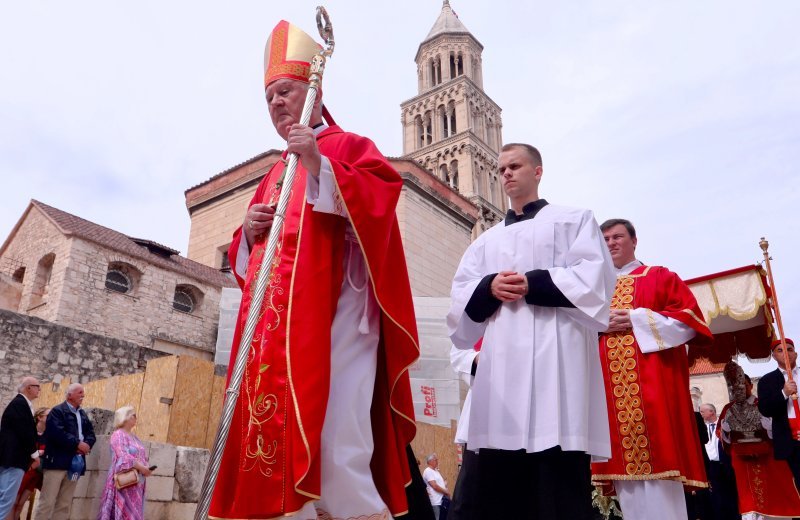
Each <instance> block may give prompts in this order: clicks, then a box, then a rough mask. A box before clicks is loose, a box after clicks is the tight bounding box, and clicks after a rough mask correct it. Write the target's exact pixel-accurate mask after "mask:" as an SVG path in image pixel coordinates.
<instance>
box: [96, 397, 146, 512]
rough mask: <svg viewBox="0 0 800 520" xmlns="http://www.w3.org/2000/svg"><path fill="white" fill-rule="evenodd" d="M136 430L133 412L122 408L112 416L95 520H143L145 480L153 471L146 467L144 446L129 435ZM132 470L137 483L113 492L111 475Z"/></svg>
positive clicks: (124, 407) (113, 486)
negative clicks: (107, 463) (105, 472)
mask: <svg viewBox="0 0 800 520" xmlns="http://www.w3.org/2000/svg"><path fill="white" fill-rule="evenodd" d="M135 426H136V410H134V408H133V406H123V407H122V408H120V409H119V410H117V411H116V412H115V413H114V427H115V428H116V429H115V430H114V433H112V434H111V439H110V440H109V445H110V447H111V467H110V468H109V470H108V478H107V479H106V487H105V489H104V490H103V498H102V499H101V500H100V514H99V515H98V517H97V519H98V520H120V519H125V520H143V518H144V488H145V479H144V478H143V477H149V476H150V475H151V474H152V473H153V471H152V470H151V469H149V468H148V467H147V451H146V450H145V447H144V444H142V441H140V440H139V438H138V437H137V436H136V435H135V434H134V433H133V428H134V427H135ZM131 469H135V470H136V471H137V472H138V473H139V475H140V477H139V483H138V484H136V485H133V486H130V487H126V488H124V489H117V487H116V485H115V482H114V475H116V474H117V473H120V472H125V471H129V470H131Z"/></svg>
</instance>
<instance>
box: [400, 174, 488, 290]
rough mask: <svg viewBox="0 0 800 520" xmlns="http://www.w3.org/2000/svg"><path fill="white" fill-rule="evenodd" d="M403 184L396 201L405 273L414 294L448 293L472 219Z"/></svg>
mask: <svg viewBox="0 0 800 520" xmlns="http://www.w3.org/2000/svg"><path fill="white" fill-rule="evenodd" d="M428 197H429V196H428V195H427V194H425V193H423V192H422V191H420V190H417V189H414V188H412V187H409V186H408V185H405V186H404V187H403V190H402V192H401V195H400V200H399V201H398V203H397V218H398V222H399V224H400V233H401V234H402V236H403V249H404V250H405V253H406V263H407V264H408V277H409V280H410V282H411V292H412V293H413V294H414V296H448V295H449V294H450V285H451V283H452V282H453V276H454V275H455V273H456V268H457V267H458V262H459V261H460V260H461V256H462V255H463V254H464V251H466V249H467V247H468V246H469V244H470V242H471V241H472V235H471V234H472V223H471V222H468V221H466V220H462V219H458V218H456V217H455V216H454V215H453V213H451V212H450V211H447V210H445V209H442V208H441V207H440V206H439V205H436V204H433V203H431V201H430V200H428Z"/></svg>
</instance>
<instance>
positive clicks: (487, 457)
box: [447, 144, 616, 519]
mask: <svg viewBox="0 0 800 520" xmlns="http://www.w3.org/2000/svg"><path fill="white" fill-rule="evenodd" d="M499 172H500V174H501V176H502V179H503V187H504V190H505V192H506V194H507V195H508V197H509V201H510V203H511V210H509V212H508V215H507V216H506V219H505V221H504V222H501V223H499V224H497V225H496V226H494V227H493V228H491V229H489V230H488V231H486V232H485V233H484V234H482V235H481V236H479V237H478V238H477V239H476V240H475V242H473V243H472V245H470V247H469V248H468V249H467V251H466V253H464V256H463V258H462V259H461V263H460V265H459V267H458V271H457V273H456V276H455V279H454V280H453V287H452V292H451V299H452V306H451V309H450V313H449V315H448V319H447V321H448V329H449V333H450V338H451V340H452V341H453V344H454V345H455V346H456V347H458V348H461V349H472V348H473V345H474V344H475V342H476V341H477V340H478V339H479V338H481V337H483V346H482V348H481V356H480V360H481V361H480V366H479V368H478V370H477V371H476V375H475V380H474V383H473V386H472V403H471V409H470V417H469V428H468V432H467V444H468V446H469V448H470V449H473V450H478V459H479V463H478V474H479V475H478V479H479V483H480V485H479V487H480V493H481V495H482V496H481V498H480V500H479V501H480V504H479V506H478V513H479V514H478V515H477V516H473V518H555V519H557V518H570V519H575V518H589V517H590V515H591V514H592V510H591V499H590V493H589V491H590V477H589V455H591V456H593V457H596V458H606V457H609V456H610V453H611V451H610V447H609V434H608V418H607V413H606V406H605V393H604V387H603V375H602V371H601V368H600V363H599V361H600V360H599V355H598V347H597V335H598V333H599V332H601V331H603V330H605V329H606V328H607V327H608V320H609V305H610V301H611V296H612V295H613V293H614V286H615V283H616V277H615V274H614V271H613V265H612V263H611V258H610V256H609V254H608V250H607V248H606V246H605V244H604V242H603V237H602V235H601V233H600V229H599V227H598V225H597V222H596V221H595V219H594V216H593V215H592V213H591V212H590V211H588V210H583V209H575V208H567V207H562V206H554V205H549V204H548V203H547V201H545V200H544V199H540V198H539V192H538V188H539V182H540V180H541V177H542V161H541V155H540V153H539V151H538V150H536V148H534V147H532V146H530V145H525V144H507V145H505V146H503V148H502V151H501V153H500V157H499ZM520 497H524V498H520Z"/></svg>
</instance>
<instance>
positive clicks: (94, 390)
mask: <svg viewBox="0 0 800 520" xmlns="http://www.w3.org/2000/svg"><path fill="white" fill-rule="evenodd" d="M117 384H118V379H117V378H116V377H109V378H108V379H98V380H97V381H91V382H89V383H86V384H85V385H83V389H84V391H85V393H86V395H85V397H84V398H83V404H82V405H81V406H83V407H84V408H103V409H104V410H111V411H112V412H113V411H114V410H116V408H115V405H116V404H117Z"/></svg>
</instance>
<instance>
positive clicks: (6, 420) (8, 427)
mask: <svg viewBox="0 0 800 520" xmlns="http://www.w3.org/2000/svg"><path fill="white" fill-rule="evenodd" d="M39 389H40V386H39V381H37V380H36V379H35V378H33V377H25V378H23V379H22V382H21V383H20V385H19V387H18V388H17V390H18V392H19V393H17V395H16V396H15V397H14V398H13V399H12V400H11V402H10V403H8V406H6V408H5V410H3V416H2V419H0V518H5V517H6V516H7V515H8V513H10V512H11V509H12V508H13V507H14V502H15V501H16V498H17V491H19V487H20V484H21V483H22V477H23V476H24V475H25V472H26V471H27V470H28V469H30V468H36V467H38V466H39V451H38V450H37V449H36V437H37V435H36V423H35V422H34V420H33V413H34V412H33V401H34V400H35V399H36V398H37V397H39Z"/></svg>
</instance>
